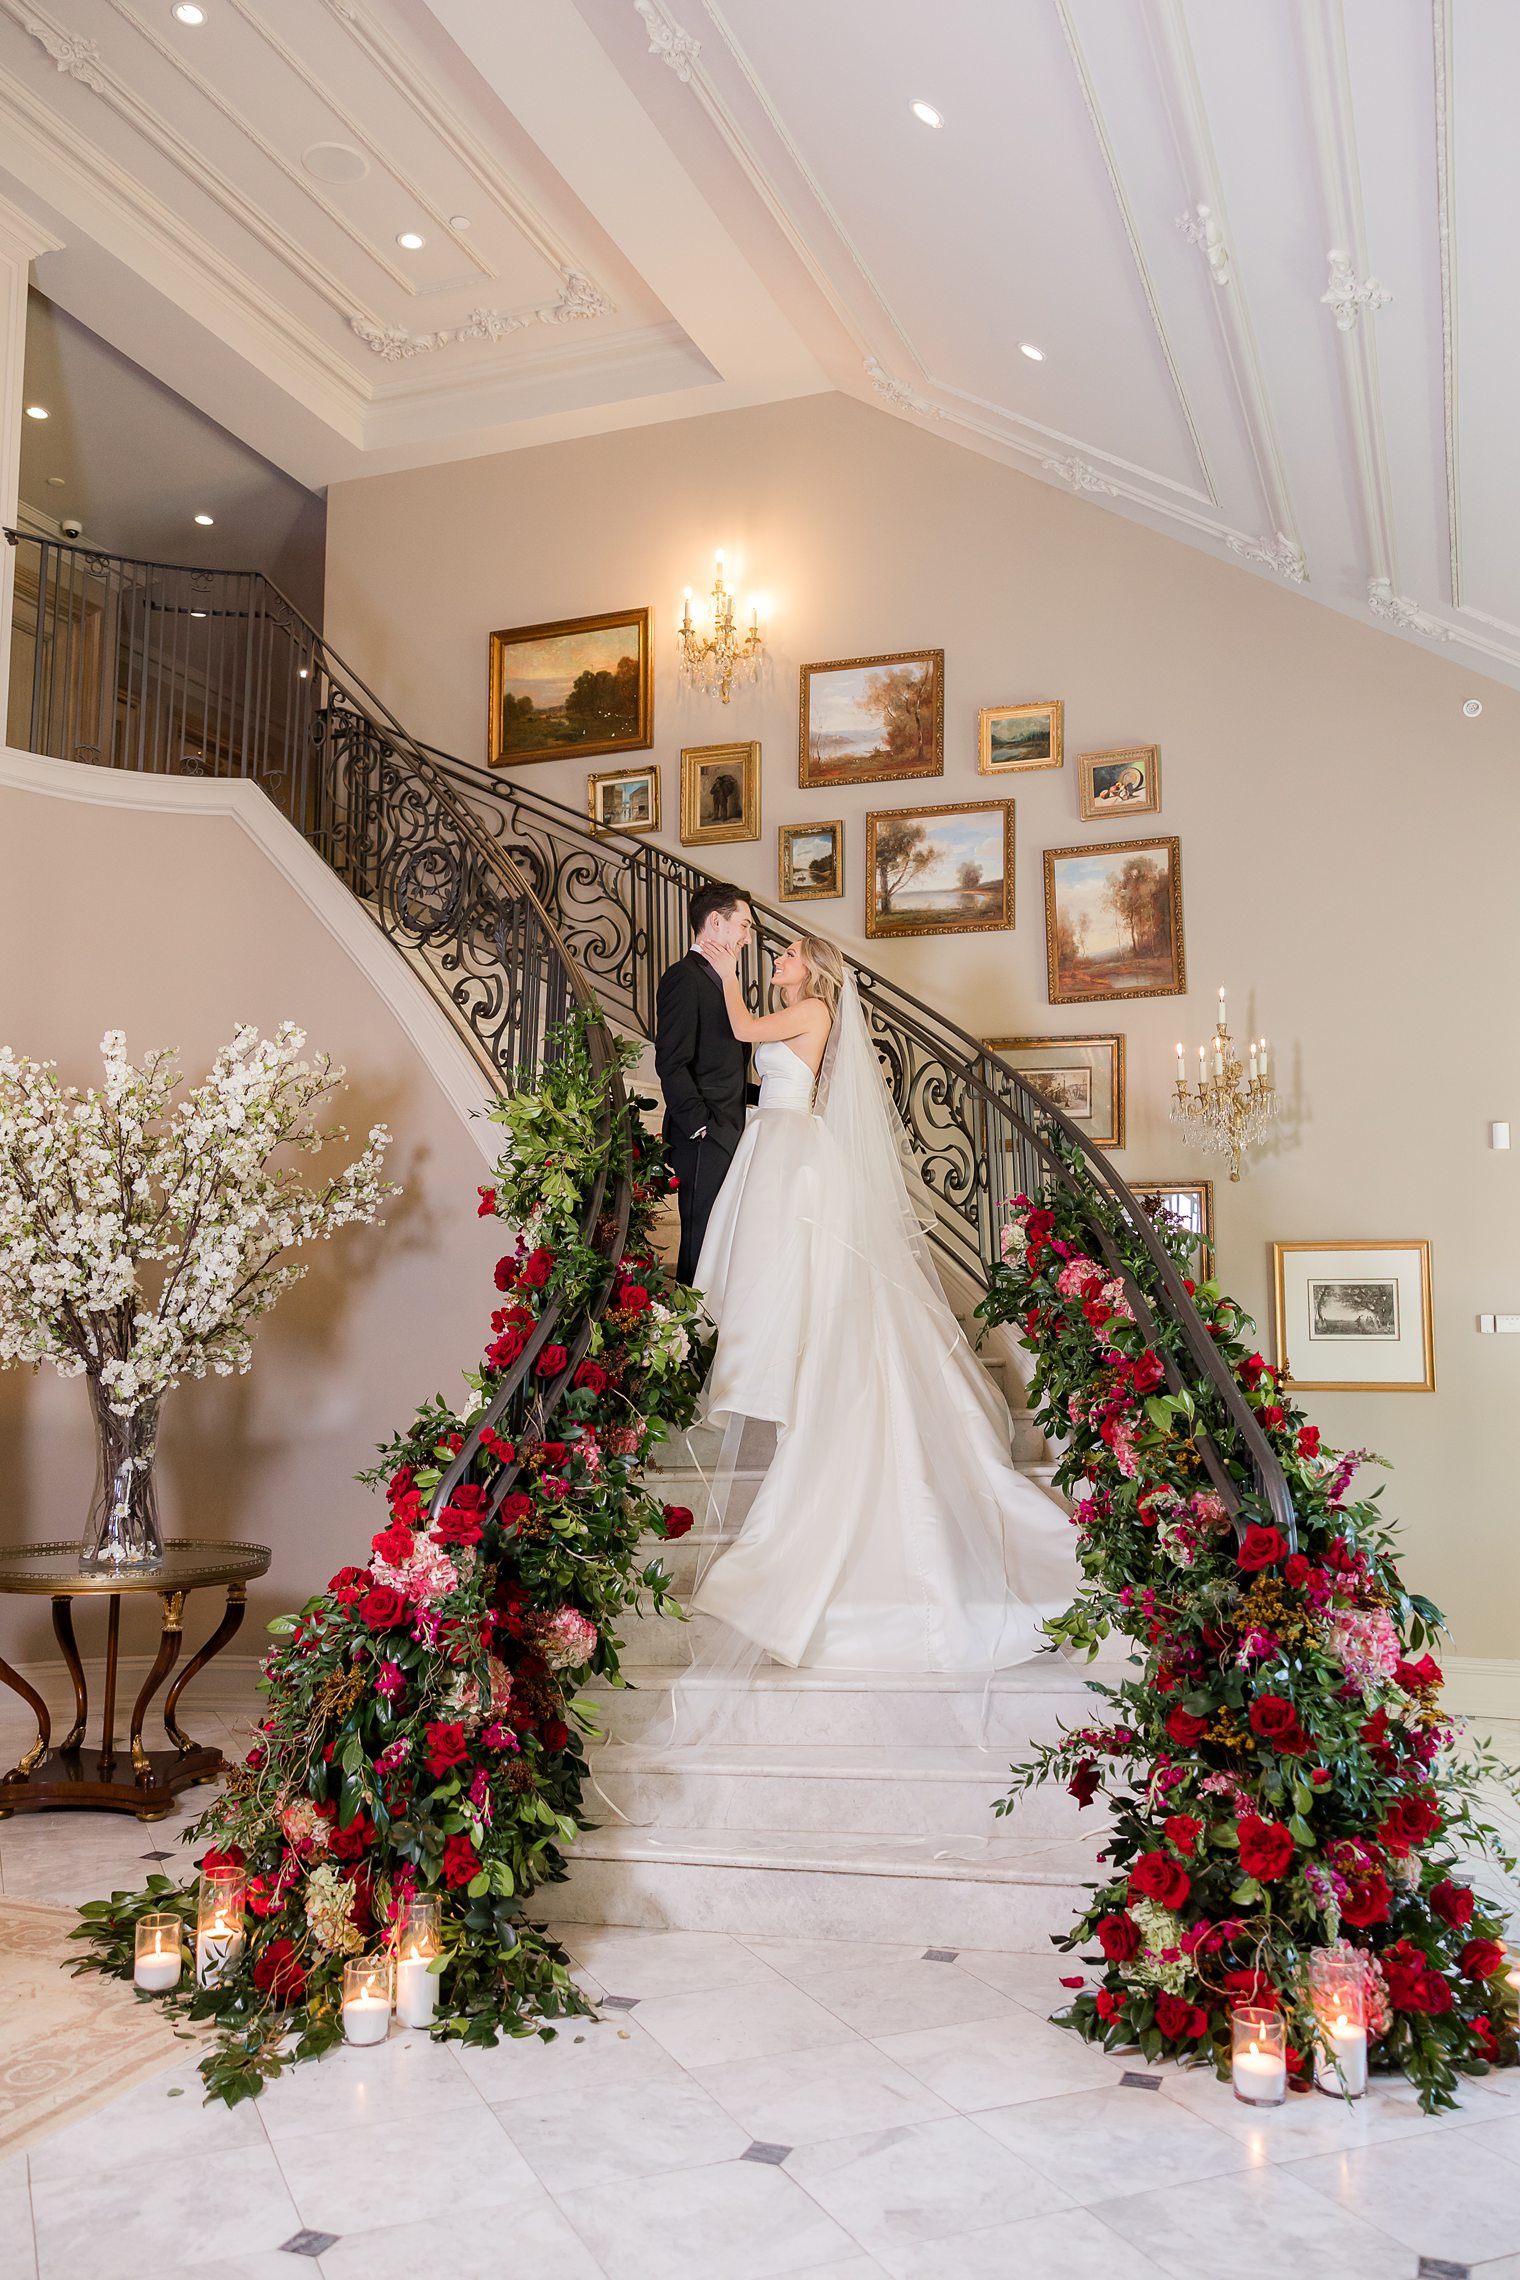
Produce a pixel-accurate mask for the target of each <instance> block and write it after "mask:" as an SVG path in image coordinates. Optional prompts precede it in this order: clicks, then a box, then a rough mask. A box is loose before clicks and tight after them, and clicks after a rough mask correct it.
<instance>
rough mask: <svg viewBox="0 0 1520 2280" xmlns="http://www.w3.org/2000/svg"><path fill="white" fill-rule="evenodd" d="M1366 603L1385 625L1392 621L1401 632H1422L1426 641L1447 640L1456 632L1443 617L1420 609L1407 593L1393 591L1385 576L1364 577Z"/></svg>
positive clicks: (1391, 623)
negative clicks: (1365, 579)
mask: <svg viewBox="0 0 1520 2280" xmlns="http://www.w3.org/2000/svg"><path fill="white" fill-rule="evenodd" d="M1367 607H1368V609H1369V610H1371V612H1372V614H1373V616H1374V617H1378V618H1381V619H1382V620H1383V622H1384V624H1385V625H1396V626H1397V627H1398V629H1399V631H1400V632H1401V633H1423V634H1424V636H1425V638H1426V639H1427V640H1428V641H1450V640H1451V639H1452V637H1453V635H1454V634H1455V633H1456V632H1457V628H1456V627H1455V626H1450V625H1447V624H1446V622H1445V620H1444V619H1442V618H1438V617H1432V616H1431V614H1430V612H1429V610H1422V609H1421V608H1420V605H1419V603H1418V602H1416V601H1413V600H1412V599H1411V598H1410V596H1409V595H1408V594H1396V593H1395V592H1394V590H1393V586H1392V583H1391V581H1390V580H1389V579H1387V578H1369V579H1368V581H1367Z"/></svg>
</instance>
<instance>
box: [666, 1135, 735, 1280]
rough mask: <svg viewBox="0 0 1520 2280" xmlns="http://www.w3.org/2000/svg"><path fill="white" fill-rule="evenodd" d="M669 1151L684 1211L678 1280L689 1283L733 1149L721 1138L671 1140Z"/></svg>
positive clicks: (731, 1158) (677, 1265)
mask: <svg viewBox="0 0 1520 2280" xmlns="http://www.w3.org/2000/svg"><path fill="white" fill-rule="evenodd" d="M665 1145H666V1154H667V1155H668V1156H669V1158H670V1168H671V1170H672V1171H673V1172H674V1173H675V1176H676V1179H677V1181H678V1182H679V1183H680V1184H679V1192H678V1194H677V1197H676V1201H677V1203H678V1205H679V1207H680V1213H681V1250H680V1256H679V1257H678V1258H677V1260H676V1281H677V1282H683V1283H689V1282H690V1281H691V1279H692V1276H693V1275H694V1274H695V1273H696V1271H697V1261H698V1259H699V1258H700V1257H701V1256H702V1238H703V1237H704V1236H705V1235H706V1233H707V1222H708V1220H709V1219H710V1218H711V1217H712V1207H713V1205H714V1203H715V1202H716V1201H717V1196H718V1190H719V1188H720V1187H721V1186H722V1185H723V1182H724V1180H725V1179H726V1178H727V1177H728V1167H729V1165H730V1164H731V1163H732V1162H733V1160H734V1153H733V1150H732V1149H731V1148H729V1147H726V1146H725V1145H724V1143H723V1142H722V1141H721V1140H714V1139H713V1138H712V1137H711V1136H709V1137H708V1138H707V1139H705V1140H669V1141H667V1142H666V1144H665Z"/></svg>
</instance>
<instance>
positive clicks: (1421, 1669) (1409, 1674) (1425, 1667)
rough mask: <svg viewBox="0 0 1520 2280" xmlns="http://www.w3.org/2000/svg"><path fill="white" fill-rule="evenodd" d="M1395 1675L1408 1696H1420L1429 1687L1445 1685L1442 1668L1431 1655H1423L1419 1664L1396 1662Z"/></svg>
mask: <svg viewBox="0 0 1520 2280" xmlns="http://www.w3.org/2000/svg"><path fill="white" fill-rule="evenodd" d="M1393 1675H1394V1677H1395V1679H1396V1680H1397V1681H1398V1683H1399V1685H1400V1686H1402V1687H1403V1689H1404V1691H1405V1693H1406V1694H1420V1693H1423V1692H1424V1690H1425V1689H1426V1688H1427V1687H1431V1686H1440V1685H1441V1684H1442V1683H1443V1682H1442V1677H1441V1666H1440V1664H1439V1663H1438V1662H1436V1661H1435V1660H1434V1658H1433V1657H1432V1656H1430V1655H1421V1657H1420V1659H1419V1661H1418V1662H1417V1663H1413V1662H1404V1661H1402V1660H1400V1661H1399V1662H1396V1663H1395V1664H1394V1666H1393Z"/></svg>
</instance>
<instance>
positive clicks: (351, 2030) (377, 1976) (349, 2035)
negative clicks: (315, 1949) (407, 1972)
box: [343, 1956, 391, 2043]
mask: <svg viewBox="0 0 1520 2280" xmlns="http://www.w3.org/2000/svg"><path fill="white" fill-rule="evenodd" d="M389 1983H390V1969H389V1966H388V1965H387V1964H386V1963H385V1961H384V1959H383V1958H382V1959H381V1960H380V1961H379V1962H378V1963H377V1962H375V1961H374V1960H373V1958H370V1957H366V1956H352V1957H350V1959H349V1961H348V1962H347V1963H345V1964H344V1966H343V2034H344V2039H345V2040H346V2041H348V2042H351V2043H378V2042H384V2040H385V2038H386V2036H387V2035H388V2034H389V2033H390V2026H391V1994H390V1984H389Z"/></svg>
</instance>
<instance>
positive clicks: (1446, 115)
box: [1430, 0, 1463, 610]
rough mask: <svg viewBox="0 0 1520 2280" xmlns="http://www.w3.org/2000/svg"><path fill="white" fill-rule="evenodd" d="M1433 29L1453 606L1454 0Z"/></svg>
mask: <svg viewBox="0 0 1520 2280" xmlns="http://www.w3.org/2000/svg"><path fill="white" fill-rule="evenodd" d="M1430 29H1431V46H1432V51H1433V54H1432V62H1433V65H1434V72H1435V127H1436V237H1437V241H1438V244H1439V248H1440V256H1441V408H1442V413H1443V421H1444V425H1445V429H1446V550H1447V554H1448V556H1449V558H1450V565H1451V603H1452V608H1453V609H1456V610H1460V609H1461V608H1462V607H1463V602H1462V484H1461V473H1462V470H1461V454H1460V451H1459V448H1458V442H1457V270H1456V260H1455V246H1454V243H1453V232H1454V229H1455V226H1456V204H1457V184H1456V163H1455V154H1454V151H1453V147H1452V131H1451V128H1452V117H1451V101H1452V96H1451V81H1452V52H1451V51H1452V33H1453V27H1452V0H1431V9H1430Z"/></svg>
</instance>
